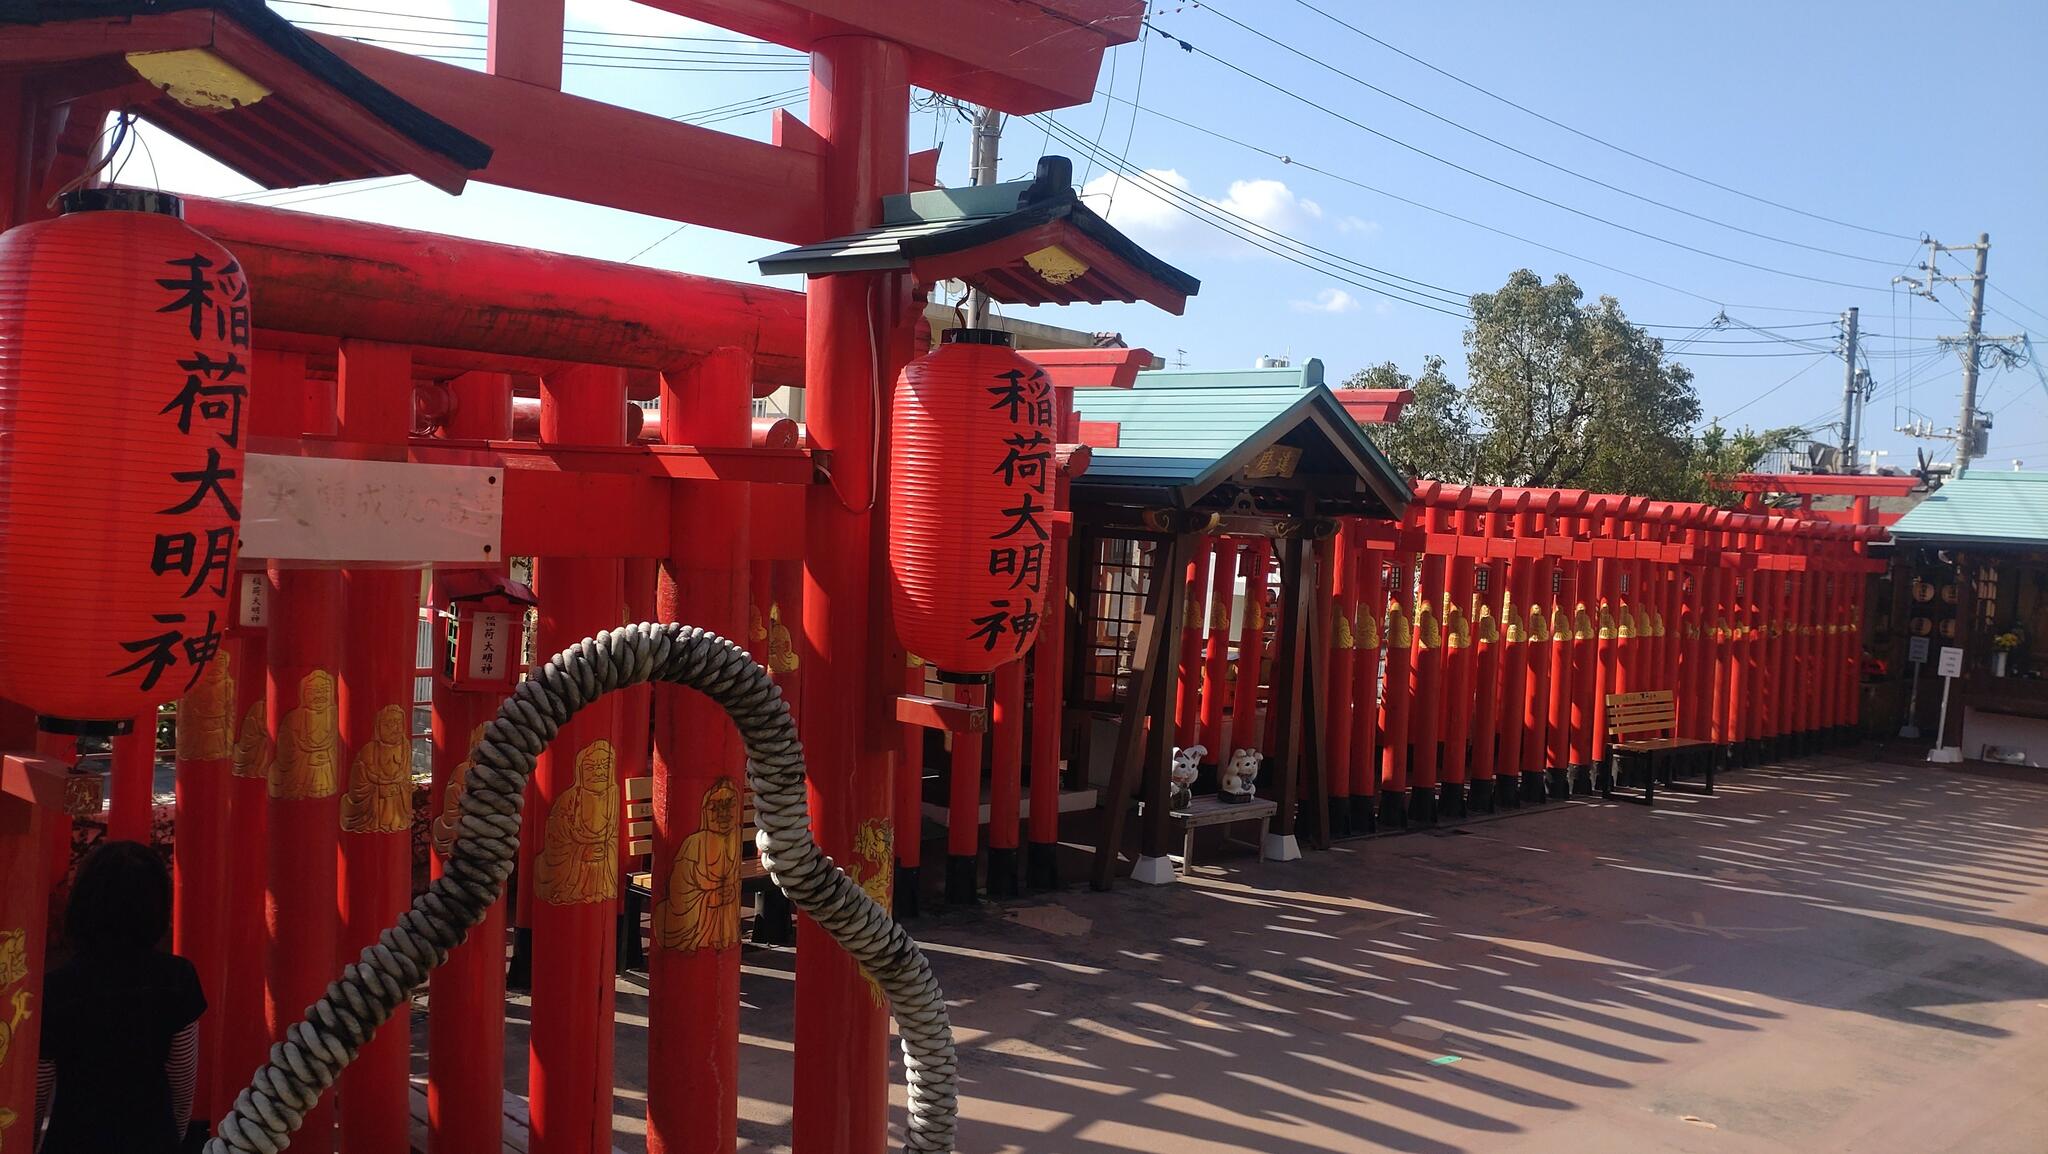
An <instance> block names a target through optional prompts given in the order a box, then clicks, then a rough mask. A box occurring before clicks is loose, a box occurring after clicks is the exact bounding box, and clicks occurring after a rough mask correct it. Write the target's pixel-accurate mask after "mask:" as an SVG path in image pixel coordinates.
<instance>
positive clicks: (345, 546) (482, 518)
mask: <svg viewBox="0 0 2048 1154" xmlns="http://www.w3.org/2000/svg"><path fill="white" fill-rule="evenodd" d="M245 461H246V464H245V469H246V470H247V471H246V472H245V473H244V480H243V488H242V556H244V557H247V558H252V559H261V560H265V561H279V562H287V563H289V562H295V561H298V562H358V563H370V564H399V565H431V564H436V563H444V564H445V563H456V562H470V563H480V562H487V561H498V560H502V559H503V557H504V550H503V548H502V544H503V530H504V519H505V518H504V498H505V486H504V470H502V469H493V468H483V467H478V466H474V465H428V464H417V463H413V462H408V461H347V460H340V459H336V458H332V457H293V456H280V455H273V454H269V453H250V454H248V456H247V457H246V458H245Z"/></svg>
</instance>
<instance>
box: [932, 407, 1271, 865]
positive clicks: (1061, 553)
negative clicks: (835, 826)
mask: <svg viewBox="0 0 2048 1154" xmlns="http://www.w3.org/2000/svg"><path fill="white" fill-rule="evenodd" d="M1053 402H1054V404H1055V405H1056V406H1057V410H1058V413H1059V428H1060V434H1059V440H1060V443H1061V444H1064V445H1075V444H1078V443H1079V442H1080V434H1081V424H1080V419H1079V418H1078V417H1077V416H1075V414H1074V391H1073V390H1072V389H1060V388H1056V389H1054V390H1053ZM1070 459H1071V458H1070ZM1053 486H1054V494H1053V507H1054V508H1056V509H1072V508H1073V505H1074V503H1073V498H1072V496H1071V493H1072V486H1073V476H1072V472H1071V470H1070V468H1069V467H1068V466H1066V465H1062V466H1061V468H1060V469H1059V471H1058V473H1057V474H1055V475H1054V477H1053ZM1072 532H1073V525H1072V523H1071V522H1068V523H1066V524H1058V523H1056V524H1055V525H1054V528H1053V534H1052V540H1051V542H1049V547H1048V548H1047V549H1046V551H1045V558H1046V560H1045V604H1046V605H1047V606H1048V608H1047V610H1046V613H1045V624H1044V625H1043V626H1041V627H1040V628H1039V631H1038V640H1037V641H1036V642H1034V643H1033V644H1032V646H1031V662H1032V666H1031V815H1030V820H1029V824H1030V833H1029V837H1030V846H1029V848H1028V849H1026V850H1025V861H1024V881H1025V884H1026V885H1028V886H1030V887H1031V888H1032V889H1048V890H1052V889H1058V888H1060V752H1061V751H1060V735H1061V734H1062V733H1063V732H1065V729H1066V725H1065V719H1066V708H1067V692H1066V690H1067V661H1066V657H1067V630H1068V629H1069V628H1070V626H1071V624H1072V621H1073V618H1072V617H1070V616H1069V615H1068V613H1067V551H1068V539H1069V538H1070V537H1071V535H1072ZM1218 546H1219V555H1218V557H1217V559H1216V567H1217V568H1218V570H1219V571H1220V573H1219V576H1218V578H1217V579H1218V580H1219V581H1222V582H1226V583H1227V582H1228V581H1229V580H1230V572H1229V564H1228V561H1227V557H1226V556H1225V555H1224V554H1223V553H1222V552H1221V551H1220V550H1221V549H1222V542H1221V541H1220V540H1219V542H1218ZM1223 606H1224V608H1223V613H1224V624H1225V629H1224V633H1225V637H1224V644H1226V645H1227V644H1229V637H1228V633H1229V629H1228V625H1229V621H1230V617H1229V614H1230V596H1229V593H1228V591H1227V590H1226V592H1225V594H1224V596H1223ZM1214 648H1215V646H1214V643H1213V641H1212V644H1211V649H1212V650H1213V649H1214ZM1212 660H1215V659H1213V658H1212ZM1222 685H1223V670H1222V666H1221V662H1220V661H1215V667H1214V668H1213V669H1212V670H1211V672H1210V676H1209V677H1208V679H1207V682H1206V684H1205V685H1204V687H1203V688H1204V693H1203V699H1202V716H1203V731H1204V732H1205V733H1213V731H1212V730H1211V729H1210V718H1209V709H1210V704H1211V701H1210V699H1211V698H1213V697H1215V696H1216V694H1217V693H1218V692H1219V691H1220V690H1221V688H1222ZM1216 709H1217V717H1216V719H1215V721H1216V725H1217V726H1219V727H1220V725H1221V721H1222V718H1221V710H1222V706H1221V705H1220V704H1218V705H1216ZM917 740H918V742H919V743H920V744H919V746H918V750H917V754H916V756H917V757H919V758H920V759H921V758H922V757H923V745H922V743H923V740H924V738H923V734H922V731H921V730H920V731H919V735H918V737H917ZM1211 740H1215V741H1217V743H1218V744H1219V745H1220V744H1221V742H1220V740H1219V739H1216V738H1214V737H1213V736H1212V737H1211ZM1210 754H1211V756H1214V754H1215V750H1214V748H1213V747H1212V748H1211V750H1210ZM921 820H922V819H921V817H920V811H919V810H918V809H917V808H916V807H912V808H910V809H908V810H901V811H899V812H898V814H897V822H898V824H899V825H900V826H901V827H902V828H903V829H904V830H905V831H906V832H905V835H904V836H906V837H908V838H909V839H910V840H912V841H915V840H916V839H917V829H918V826H919V823H920V821H921Z"/></svg>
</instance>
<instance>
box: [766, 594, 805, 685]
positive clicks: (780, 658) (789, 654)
mask: <svg viewBox="0 0 2048 1154" xmlns="http://www.w3.org/2000/svg"><path fill="white" fill-rule="evenodd" d="M801 664H802V662H800V661H799V660H798V659H797V655H796V638H795V637H793V636H791V635H790V632H789V626H787V625H784V624H783V623H782V606H780V605H770V606H769V607H768V672H770V673H795V672H796V671H797V667H798V666H799V665H801Z"/></svg>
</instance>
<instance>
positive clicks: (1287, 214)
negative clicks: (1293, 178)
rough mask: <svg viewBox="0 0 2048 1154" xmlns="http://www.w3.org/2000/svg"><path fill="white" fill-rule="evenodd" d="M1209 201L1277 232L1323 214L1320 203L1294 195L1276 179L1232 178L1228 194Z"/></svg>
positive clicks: (1300, 225)
mask: <svg viewBox="0 0 2048 1154" xmlns="http://www.w3.org/2000/svg"><path fill="white" fill-rule="evenodd" d="M1211 203H1213V204H1215V205H1216V207H1218V208H1221V209H1223V210H1224V211H1226V212H1230V213H1234V214H1236V215H1238V216H1241V217H1243V218H1245V219H1246V220H1249V221H1251V222H1252V223H1253V224H1262V225H1265V226H1266V227H1267V228H1270V229H1273V230H1275V231H1277V232H1291V231H1294V230H1297V229H1300V228H1303V227H1305V226H1306V225H1308V224H1309V222H1311V221H1316V220H1321V219H1322V216H1323V206H1322V205H1319V204H1317V203H1316V202H1315V201H1313V200H1309V199H1307V198H1306V197H1300V196H1296V195H1295V194H1294V190H1293V189H1291V188H1289V187H1287V185H1286V184H1285V183H1284V182H1281V181H1278V180H1233V181H1231V182H1230V195H1229V196H1226V197H1224V198H1223V199H1222V200H1219V201H1212V202H1211Z"/></svg>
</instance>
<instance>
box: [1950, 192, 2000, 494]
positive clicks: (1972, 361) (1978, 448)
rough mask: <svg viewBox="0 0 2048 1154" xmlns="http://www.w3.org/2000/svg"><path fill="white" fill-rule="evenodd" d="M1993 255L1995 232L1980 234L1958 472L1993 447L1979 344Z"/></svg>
mask: <svg viewBox="0 0 2048 1154" xmlns="http://www.w3.org/2000/svg"><path fill="white" fill-rule="evenodd" d="M1990 259H1991V234H1990V233H1988V232H1980V233H1978V234H1977V272H1976V275H1974V276H1972V277H1971V278H1970V332H1969V335H1968V336H1966V337H1964V338H1963V415H1962V419H1961V421H1960V422H1959V423H1958V424H1957V425H1956V476H1958V477H1960V476H1962V475H1963V470H1964V469H1965V468H1967V467H1968V466H1969V463H1970V458H1971V457H1973V456H1976V455H1977V454H1979V453H1982V452H1983V451H1984V450H1985V449H1987V448H1989V447H1990V446H1989V445H1988V444H1980V443H1979V442H1980V440H1981V441H1985V442H1988V441H1989V440H1990V438H1989V437H1980V436H1979V434H1978V430H1977V345H1978V342H1980V341H1982V340H1983V339H1984V266H1985V265H1986V264H1987V263H1988V262H1989V261H1990Z"/></svg>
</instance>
